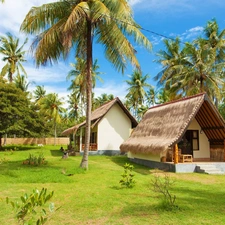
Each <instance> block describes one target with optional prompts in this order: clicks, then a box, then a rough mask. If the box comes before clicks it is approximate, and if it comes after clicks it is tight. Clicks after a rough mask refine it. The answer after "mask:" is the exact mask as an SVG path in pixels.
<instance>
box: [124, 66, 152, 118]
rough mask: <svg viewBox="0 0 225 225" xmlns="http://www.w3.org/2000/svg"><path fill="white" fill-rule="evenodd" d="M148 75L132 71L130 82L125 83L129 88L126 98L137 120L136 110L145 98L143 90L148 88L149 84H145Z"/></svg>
mask: <svg viewBox="0 0 225 225" xmlns="http://www.w3.org/2000/svg"><path fill="white" fill-rule="evenodd" d="M148 78H149V75H148V74H146V75H144V76H143V75H142V73H141V72H140V71H138V70H134V72H133V73H132V75H131V77H130V80H126V81H125V82H126V83H127V84H128V86H129V88H128V89H127V91H128V93H127V95H126V98H127V99H129V101H130V103H131V104H132V107H133V114H134V116H135V117H136V118H137V119H138V108H139V106H141V105H143V104H144V101H145V98H146V91H145V88H147V87H150V84H148V83H147V79H148Z"/></svg>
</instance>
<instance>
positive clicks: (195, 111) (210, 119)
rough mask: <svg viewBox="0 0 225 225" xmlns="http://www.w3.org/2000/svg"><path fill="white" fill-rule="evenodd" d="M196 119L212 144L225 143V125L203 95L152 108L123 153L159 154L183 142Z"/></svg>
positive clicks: (128, 141) (125, 146)
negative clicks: (223, 141)
mask: <svg viewBox="0 0 225 225" xmlns="http://www.w3.org/2000/svg"><path fill="white" fill-rule="evenodd" d="M194 118H196V120H197V121H198V123H199V125H200V126H201V127H202V128H203V129H204V132H205V134H206V136H207V137H208V138H209V141H210V140H212V139H217V140H218V141H219V140H220V141H222V140H224V138H225V123H224V121H223V119H222V117H221V116H220V114H219V113H218V111H217V110H216V108H215V107H214V106H213V104H212V103H211V102H210V100H209V99H208V97H207V95H206V94H205V93H203V94H198V95H195V96H191V97H187V98H183V99H180V100H177V101H173V102H169V103H165V104H162V105H158V106H155V107H152V108H150V109H149V110H148V111H147V112H146V114H145V115H144V117H143V119H142V120H141V122H140V123H139V124H138V126H137V127H136V128H135V130H134V132H133V133H132V135H131V137H130V138H129V139H128V140H127V141H125V142H124V143H123V144H122V145H121V146H120V150H121V151H122V152H128V151H130V152H133V153H152V154H159V153H161V152H163V151H164V150H166V149H167V148H168V147H170V146H173V145H174V144H176V143H178V142H179V141H180V140H181V138H182V136H183V135H184V133H185V132H186V130H187V128H188V126H189V125H190V123H191V121H192V120H193V119H194ZM215 132H217V133H215Z"/></svg>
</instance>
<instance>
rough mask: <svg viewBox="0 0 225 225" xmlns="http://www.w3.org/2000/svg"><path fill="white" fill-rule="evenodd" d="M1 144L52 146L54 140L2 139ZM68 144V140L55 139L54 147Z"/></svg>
mask: <svg viewBox="0 0 225 225" xmlns="http://www.w3.org/2000/svg"><path fill="white" fill-rule="evenodd" d="M2 142H3V143H4V144H6V145H11V144H15V145H30V144H33V145H37V144H43V145H54V138H6V139H4V138H2ZM69 143H70V140H69V138H67V137H63V138H56V145H68V144H69Z"/></svg>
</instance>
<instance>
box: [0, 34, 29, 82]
mask: <svg viewBox="0 0 225 225" xmlns="http://www.w3.org/2000/svg"><path fill="white" fill-rule="evenodd" d="M26 43H27V39H26V40H25V41H24V43H23V44H22V45H21V46H20V47H19V38H16V37H13V36H12V35H11V34H10V33H7V34H6V37H3V36H0V53H1V54H3V55H4V57H3V59H2V60H3V61H4V62H7V63H6V65H5V66H4V67H3V68H2V71H1V76H5V75H6V74H8V79H9V81H10V82H12V81H13V74H14V73H15V72H17V75H20V70H21V71H22V72H23V74H25V75H27V73H26V71H25V69H24V68H23V65H22V63H23V62H25V61H26V60H25V58H24V55H25V53H26V51H23V47H24V45H25V44H26Z"/></svg>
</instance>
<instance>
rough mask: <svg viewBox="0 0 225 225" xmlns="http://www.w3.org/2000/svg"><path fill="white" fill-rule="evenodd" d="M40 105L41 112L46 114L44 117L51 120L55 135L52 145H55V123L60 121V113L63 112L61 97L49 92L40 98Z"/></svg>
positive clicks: (55, 134)
mask: <svg viewBox="0 0 225 225" xmlns="http://www.w3.org/2000/svg"><path fill="white" fill-rule="evenodd" d="M40 106H41V112H42V113H44V114H45V115H46V119H49V120H52V121H53V126H54V136H55V139H54V145H56V137H57V130H56V128H57V124H59V123H60V122H61V115H62V113H64V112H65V109H64V108H63V99H60V98H59V97H58V94H56V93H50V94H47V95H46V96H45V97H44V98H42V99H41V101H40Z"/></svg>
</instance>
